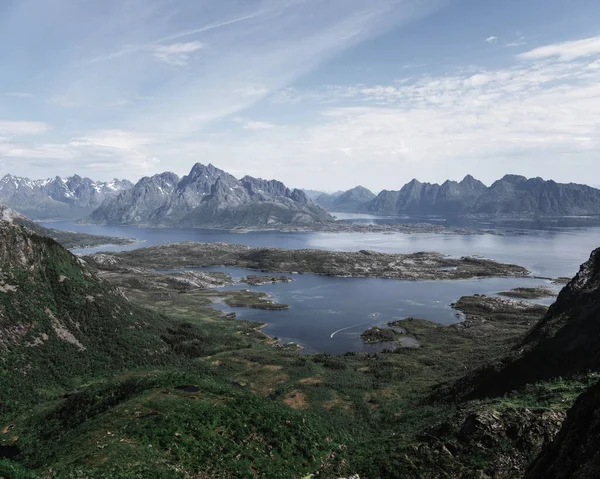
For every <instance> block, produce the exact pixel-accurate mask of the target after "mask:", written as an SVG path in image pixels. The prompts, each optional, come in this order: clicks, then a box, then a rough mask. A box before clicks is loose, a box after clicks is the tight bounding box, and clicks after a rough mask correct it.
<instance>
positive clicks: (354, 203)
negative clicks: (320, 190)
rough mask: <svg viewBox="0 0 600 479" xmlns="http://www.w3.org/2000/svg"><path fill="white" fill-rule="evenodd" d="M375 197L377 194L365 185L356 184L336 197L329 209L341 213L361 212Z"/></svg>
mask: <svg viewBox="0 0 600 479" xmlns="http://www.w3.org/2000/svg"><path fill="white" fill-rule="evenodd" d="M374 198H375V195H374V194H373V193H372V192H371V191H369V190H368V189H366V188H365V187H363V186H356V187H354V188H352V189H350V190H348V191H346V192H344V193H343V194H341V195H339V196H338V197H337V198H335V199H334V200H333V203H332V204H331V206H330V207H329V210H330V211H339V212H341V213H360V212H363V211H364V209H365V206H366V205H367V204H369V203H370V202H371V201H372V200H373V199H374Z"/></svg>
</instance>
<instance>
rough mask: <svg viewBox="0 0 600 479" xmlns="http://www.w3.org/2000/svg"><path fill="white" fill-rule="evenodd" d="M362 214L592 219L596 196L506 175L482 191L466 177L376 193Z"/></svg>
mask: <svg viewBox="0 0 600 479" xmlns="http://www.w3.org/2000/svg"><path fill="white" fill-rule="evenodd" d="M366 209H367V210H368V211H369V212H371V213H378V214H388V215H398V214H413V215H464V214H476V215H508V216H571V215H597V214H600V190H598V189H595V188H592V187H589V186H585V185H577V184H573V183H571V184H560V183H556V182H554V181H552V180H550V181H545V180H543V179H541V178H532V179H527V178H525V177H523V176H517V175H506V176H505V177H504V178H502V179H500V180H498V181H496V182H495V183H494V184H493V185H492V186H490V187H489V188H488V187H487V186H485V185H484V184H483V183H482V182H480V181H479V180H476V179H475V178H473V177H472V176H470V175H468V176H466V177H465V178H464V179H463V180H462V181H461V182H456V181H446V182H445V183H443V184H442V185H438V184H430V183H421V182H419V181H417V180H412V181H411V182H410V183H408V184H407V185H405V186H404V187H403V188H402V189H401V190H400V191H387V190H386V191H383V192H381V193H380V194H379V195H378V196H377V197H376V198H375V199H374V200H373V201H371V203H369V205H367V207H366Z"/></svg>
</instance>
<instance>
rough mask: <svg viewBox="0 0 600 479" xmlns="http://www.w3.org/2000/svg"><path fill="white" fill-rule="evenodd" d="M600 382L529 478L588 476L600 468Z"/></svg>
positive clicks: (577, 405)
mask: <svg viewBox="0 0 600 479" xmlns="http://www.w3.org/2000/svg"><path fill="white" fill-rule="evenodd" d="M599 449H600V383H598V384H596V386H594V387H592V388H590V389H589V390H588V391H587V392H586V393H584V394H582V395H581V396H580V397H579V399H578V400H577V402H576V403H575V405H574V406H573V408H572V409H571V410H570V411H569V412H568V414H567V419H566V421H565V423H564V424H563V427H562V429H561V431H560V432H559V434H558V436H557V437H556V439H555V440H554V442H553V443H552V444H551V445H550V446H548V447H547V448H546V449H545V450H544V451H543V452H542V453H541V454H540V456H539V457H538V458H537V460H536V461H535V462H534V463H533V464H532V465H531V467H530V468H529V471H528V473H527V475H526V476H525V479H588V478H591V477H598V471H600V454H598V450H599Z"/></svg>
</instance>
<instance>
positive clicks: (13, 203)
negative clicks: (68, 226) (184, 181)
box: [0, 175, 133, 219]
mask: <svg viewBox="0 0 600 479" xmlns="http://www.w3.org/2000/svg"><path fill="white" fill-rule="evenodd" d="M132 186H133V185H132V184H131V183H130V182H129V181H127V180H117V179H115V180H113V181H111V182H95V181H93V180H91V179H89V178H82V177H81V176H78V175H74V176H71V177H68V178H60V177H58V176H57V177H56V178H50V179H46V180H35V181H33V180H30V179H29V178H20V177H16V176H12V175H6V176H4V177H3V178H2V179H1V180H0V202H2V203H3V204H5V205H7V206H9V207H11V208H13V209H15V210H17V211H19V212H20V213H23V214H25V215H27V216H28V217H30V218H33V219H54V218H56V219H77V218H82V217H84V216H87V215H88V214H89V213H90V212H91V211H93V209H94V208H97V207H98V206H99V205H100V204H101V203H102V202H103V201H104V200H105V199H106V198H108V197H112V196H115V195H117V194H118V193H120V192H121V191H125V190H127V189H129V188H131V187H132Z"/></svg>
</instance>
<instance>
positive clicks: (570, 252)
mask: <svg viewBox="0 0 600 479" xmlns="http://www.w3.org/2000/svg"><path fill="white" fill-rule="evenodd" d="M362 216H364V215H362ZM402 220H403V221H404V222H407V221H406V220H405V219H402ZM365 221H367V220H365ZM368 221H377V218H375V217H368ZM381 221H390V220H389V219H385V220H381ZM581 221H582V220H579V219H577V220H576V219H573V222H574V224H577V225H580V224H581ZM569 224H571V222H569V221H568V220H566V219H563V220H562V221H561V222H560V223H550V226H548V225H547V224H546V223H543V224H540V223H525V222H513V223H511V224H505V225H497V224H495V225H494V229H493V231H494V234H476V235H456V234H444V233H442V234H440V233H415V234H401V233H396V234H381V233H360V234H358V233H280V232H275V231H266V232H251V233H232V232H229V231H220V230H203V229H197V228H136V227H132V226H104V225H90V224H77V223H72V222H49V223H42V225H43V226H46V227H48V228H56V229H64V230H70V231H79V232H84V233H90V234H98V235H106V236H123V237H128V238H135V239H137V240H138V241H139V243H136V244H133V245H128V246H110V245H109V246H99V247H96V248H88V249H81V250H75V251H74V252H75V253H77V254H85V253H91V252H96V251H123V250H128V249H136V248H140V247H144V246H155V245H160V244H165V243H175V242H181V241H199V242H207V243H213V242H224V243H234V244H244V245H248V246H253V247H273V248H286V249H301V248H317V249H324V250H330V251H359V250H362V249H369V250H374V251H379V252H383V253H415V252H418V251H437V252H440V253H444V254H447V255H450V256H457V257H459V256H465V255H479V256H483V257H486V258H489V259H494V260H497V261H501V262H504V263H515V264H518V265H521V266H525V267H526V268H528V269H530V270H531V271H532V273H533V274H534V275H537V276H547V277H560V276H566V277H572V276H574V275H575V273H576V272H577V271H578V269H579V266H580V265H581V264H582V263H583V262H584V261H586V260H587V259H588V258H589V256H590V253H591V252H592V250H594V249H596V248H597V247H599V246H600V226H597V225H596V224H595V223H593V224H594V226H589V227H583V226H576V227H569V226H568V225H569ZM479 226H480V227H481V224H479ZM484 226H487V225H484ZM541 227H544V228H545V229H540V228H541Z"/></svg>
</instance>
